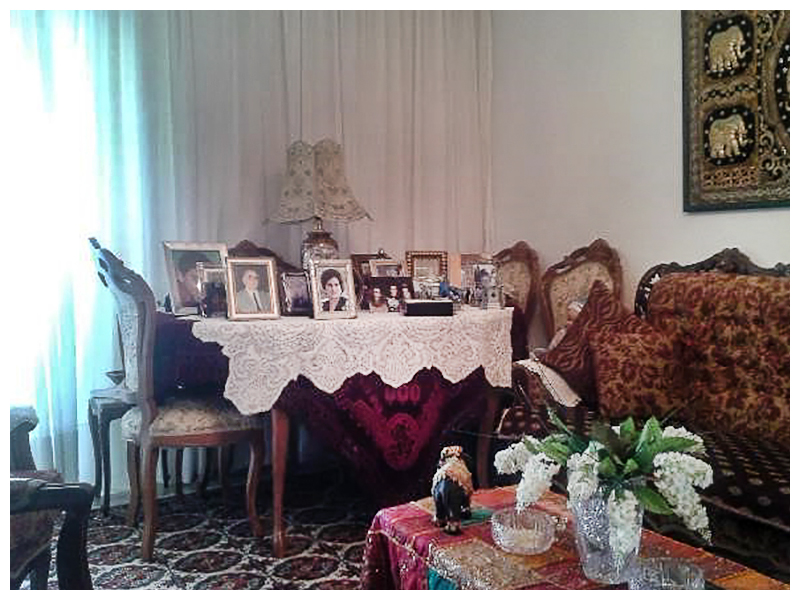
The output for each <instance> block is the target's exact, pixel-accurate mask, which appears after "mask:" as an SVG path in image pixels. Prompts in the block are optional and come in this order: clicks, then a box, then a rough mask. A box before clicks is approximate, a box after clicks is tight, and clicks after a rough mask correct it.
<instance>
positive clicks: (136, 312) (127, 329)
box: [89, 238, 157, 425]
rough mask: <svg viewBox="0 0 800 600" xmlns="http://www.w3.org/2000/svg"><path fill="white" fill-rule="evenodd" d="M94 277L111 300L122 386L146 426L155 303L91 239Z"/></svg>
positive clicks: (152, 411) (152, 408)
mask: <svg viewBox="0 0 800 600" xmlns="http://www.w3.org/2000/svg"><path fill="white" fill-rule="evenodd" d="M89 242H90V243H91V245H92V250H93V252H94V258H95V265H96V268H97V276H98V277H99V278H100V281H101V283H102V284H103V285H104V286H105V287H106V288H108V290H109V291H110V292H111V294H112V296H113V297H114V302H115V304H116V309H117V326H118V331H119V339H120V341H121V345H122V358H123V365H124V370H125V380H124V385H125V387H126V388H127V389H128V390H129V391H130V392H133V393H134V396H135V398H136V404H137V405H138V406H139V408H140V409H141V411H142V420H143V423H144V424H146V425H149V424H150V423H151V422H152V421H153V419H154V418H155V415H156V410H157V409H156V404H155V399H154V397H153V349H154V346H155V317H156V301H155V297H154V296H153V291H152V290H151V289H150V286H149V285H147V282H146V281H145V280H144V279H143V278H142V277H141V275H139V274H137V273H135V272H134V271H132V270H131V269H129V268H128V267H126V266H125V264H124V263H123V262H122V261H121V260H120V259H119V258H117V257H116V256H115V255H114V254H113V253H112V252H111V251H109V250H107V249H106V248H103V247H102V246H101V245H100V244H99V243H98V242H97V240H96V239H95V238H90V239H89Z"/></svg>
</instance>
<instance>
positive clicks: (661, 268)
mask: <svg viewBox="0 0 800 600" xmlns="http://www.w3.org/2000/svg"><path fill="white" fill-rule="evenodd" d="M710 271H717V272H720V273H735V274H737V275H771V276H773V277H789V265H787V264H784V263H777V264H776V265H775V266H774V267H759V266H758V265H756V264H755V263H754V262H753V261H751V260H750V258H749V257H748V256H747V255H746V254H744V253H743V252H742V251H740V250H739V249H738V248H725V249H724V250H721V251H720V252H717V253H716V254H714V255H713V256H711V257H709V258H707V259H705V260H701V261H700V262H696V263H693V264H690V265H681V264H678V263H676V262H671V263H661V264H658V265H655V266H654V267H651V268H650V269H648V270H647V271H646V272H645V274H644V275H642V278H641V279H640V280H639V285H638V287H637V288H636V298H635V299H634V304H633V309H634V311H635V312H636V315H637V316H639V317H644V316H645V314H646V313H647V305H648V302H649V300H650V292H652V291H653V285H655V283H656V282H657V281H658V280H659V279H661V278H662V277H663V276H664V275H667V274H669V273H704V272H710Z"/></svg>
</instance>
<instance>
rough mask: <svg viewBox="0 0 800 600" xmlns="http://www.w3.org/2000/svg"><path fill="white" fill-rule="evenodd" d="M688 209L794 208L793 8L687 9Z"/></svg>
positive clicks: (684, 28)
mask: <svg viewBox="0 0 800 600" xmlns="http://www.w3.org/2000/svg"><path fill="white" fill-rule="evenodd" d="M682 33H683V115H684V124H683V140H684V159H683V162H684V186H683V188H684V199H683V209H684V211H686V212H696V211H710V210H727V209H743V208H768V207H781V206H789V11H788V10H769V11H767V10H764V11H761V10H685V11H683V12H682Z"/></svg>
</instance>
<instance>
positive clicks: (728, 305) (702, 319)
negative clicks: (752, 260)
mask: <svg viewBox="0 0 800 600" xmlns="http://www.w3.org/2000/svg"><path fill="white" fill-rule="evenodd" d="M648 321H649V322H650V323H651V324H652V325H654V326H655V327H656V328H657V329H659V330H660V331H665V332H676V333H678V334H680V335H681V336H682V338H683V341H684V344H685V345H686V347H687V348H688V351H689V354H688V355H687V356H686V365H687V367H688V368H687V372H686V374H687V383H688V386H689V393H690V399H691V401H692V407H693V409H694V420H695V422H696V424H697V425H698V426H700V427H703V428H706V429H714V430H717V431H726V432H729V433H741V434H748V435H752V436H755V437H759V436H763V437H765V438H768V439H771V440H773V441H775V442H777V443H779V444H781V445H783V446H785V447H787V448H788V447H789V278H788V277H787V278H782V277H781V278H779V277H769V276H754V275H734V274H726V273H680V274H672V275H667V276H665V277H663V278H662V279H661V280H660V281H658V282H657V283H656V284H655V285H654V286H653V290H652V293H651V295H650V302H649V308H648Z"/></svg>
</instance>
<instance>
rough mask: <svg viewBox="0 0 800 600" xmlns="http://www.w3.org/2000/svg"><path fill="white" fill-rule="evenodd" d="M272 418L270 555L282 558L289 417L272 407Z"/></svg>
mask: <svg viewBox="0 0 800 600" xmlns="http://www.w3.org/2000/svg"><path fill="white" fill-rule="evenodd" d="M270 414H271V416H272V554H273V555H274V556H275V557H276V558H283V555H284V551H285V541H286V540H285V539H284V530H283V485H284V480H285V479H286V448H287V446H288V445H289V416H288V415H287V414H286V412H285V411H284V410H283V409H282V408H278V407H277V406H273V407H272V409H271V410H270Z"/></svg>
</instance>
